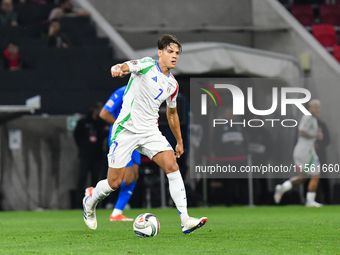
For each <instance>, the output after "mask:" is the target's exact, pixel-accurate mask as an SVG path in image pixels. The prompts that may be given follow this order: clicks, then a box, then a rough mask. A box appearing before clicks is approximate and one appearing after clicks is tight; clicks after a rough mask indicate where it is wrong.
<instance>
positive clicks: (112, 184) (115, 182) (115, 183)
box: [108, 179, 123, 190]
mask: <svg viewBox="0 0 340 255" xmlns="http://www.w3.org/2000/svg"><path fill="white" fill-rule="evenodd" d="M122 182H123V180H118V179H115V180H108V183H109V185H110V187H111V189H115V190H116V189H118V188H119V187H120V185H122Z"/></svg>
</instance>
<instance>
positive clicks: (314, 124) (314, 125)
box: [297, 115, 318, 149]
mask: <svg viewBox="0 0 340 255" xmlns="http://www.w3.org/2000/svg"><path fill="white" fill-rule="evenodd" d="M299 131H304V132H306V133H307V134H309V135H312V136H316V135H317V134H318V121H317V120H316V118H315V117H314V116H313V115H303V116H302V118H301V121H300V124H299ZM315 140H316V138H306V137H302V136H299V138H298V143H297V145H299V146H303V147H305V148H306V149H309V148H311V147H312V148H314V142H315Z"/></svg>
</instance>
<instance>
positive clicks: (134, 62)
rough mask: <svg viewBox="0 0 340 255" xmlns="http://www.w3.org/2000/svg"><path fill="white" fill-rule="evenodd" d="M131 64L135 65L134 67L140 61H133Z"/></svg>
mask: <svg viewBox="0 0 340 255" xmlns="http://www.w3.org/2000/svg"><path fill="white" fill-rule="evenodd" d="M130 63H131V64H133V65H137V64H138V61H137V60H131V61H130Z"/></svg>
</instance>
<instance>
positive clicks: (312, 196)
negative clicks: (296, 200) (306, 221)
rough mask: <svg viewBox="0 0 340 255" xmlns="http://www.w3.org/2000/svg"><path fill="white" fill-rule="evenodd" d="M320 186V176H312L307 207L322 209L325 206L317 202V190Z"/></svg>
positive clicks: (307, 196)
mask: <svg viewBox="0 0 340 255" xmlns="http://www.w3.org/2000/svg"><path fill="white" fill-rule="evenodd" d="M318 184H319V175H316V176H312V177H311V179H310V181H309V184H308V192H307V195H306V206H307V207H322V206H323V204H320V203H318V202H316V201H315V197H316V190H317V188H318Z"/></svg>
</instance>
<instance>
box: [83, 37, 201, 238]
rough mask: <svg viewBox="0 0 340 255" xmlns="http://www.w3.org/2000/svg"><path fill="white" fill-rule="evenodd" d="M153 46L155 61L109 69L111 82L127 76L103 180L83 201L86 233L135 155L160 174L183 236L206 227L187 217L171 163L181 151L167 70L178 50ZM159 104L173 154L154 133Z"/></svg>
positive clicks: (166, 43)
mask: <svg viewBox="0 0 340 255" xmlns="http://www.w3.org/2000/svg"><path fill="white" fill-rule="evenodd" d="M157 46H158V57H159V58H158V61H155V60H153V59H152V58H149V57H145V58H142V59H137V60H131V61H127V62H125V63H122V64H117V65H115V66H112V67H111V75H112V77H124V76H126V75H128V74H131V76H130V79H129V82H128V85H127V88H126V89H125V92H124V95H123V106H122V110H121V112H120V114H119V116H118V118H117V120H116V121H115V123H114V125H113V128H112V139H111V147H110V152H109V154H108V163H109V168H108V173H107V179H104V180H101V181H100V182H98V183H97V185H96V187H95V189H94V190H93V192H92V196H85V197H84V199H83V207H84V215H83V217H84V222H85V224H86V225H87V226H88V227H89V228H90V229H96V228H97V218H96V211H95V210H96V206H97V204H98V202H99V201H101V200H102V199H104V198H105V197H107V196H108V195H109V194H110V193H111V192H113V191H115V190H116V189H117V188H118V187H119V186H120V185H121V184H122V181H123V178H124V174H125V171H126V165H127V163H128V162H129V161H130V160H131V155H132V152H133V151H134V150H135V149H137V150H138V151H139V152H141V153H142V154H144V155H146V156H148V157H149V158H150V159H151V160H153V161H154V162H155V163H156V164H157V165H158V166H159V167H160V168H162V169H163V170H164V172H165V173H166V175H167V178H168V180H169V190H170V195H171V198H172V199H173V201H174V203H175V205H176V208H177V210H178V213H179V215H180V220H181V226H182V232H183V233H184V234H189V233H191V232H192V231H194V230H196V229H197V228H200V227H202V226H203V225H204V224H205V223H206V222H207V218H206V217H201V218H193V217H190V216H189V215H188V210H187V197H186V191H185V186H184V182H183V179H182V176H181V173H180V171H179V167H178V164H177V162H176V158H179V157H180V156H181V155H182V154H183V153H184V149H183V139H182V135H181V130H180V122H179V117H178V113H177V103H176V98H177V95H178V90H179V86H178V83H177V81H176V79H175V77H174V76H173V75H172V74H171V73H170V70H171V69H173V68H175V66H176V64H177V61H178V58H179V53H180V51H181V44H180V43H179V42H178V41H177V39H176V38H174V37H173V36H171V35H163V36H162V37H160V38H159V39H158V42H157ZM164 101H166V104H167V112H166V116H167V119H168V123H169V126H170V129H171V131H172V133H173V135H174V137H175V138H176V141H177V145H176V147H175V152H174V150H173V148H172V147H171V145H170V144H169V142H168V141H167V140H166V138H165V137H164V136H163V135H162V133H161V132H160V131H159V128H158V117H159V115H158V112H159V108H160V106H161V104H162V103H163V102H164Z"/></svg>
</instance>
